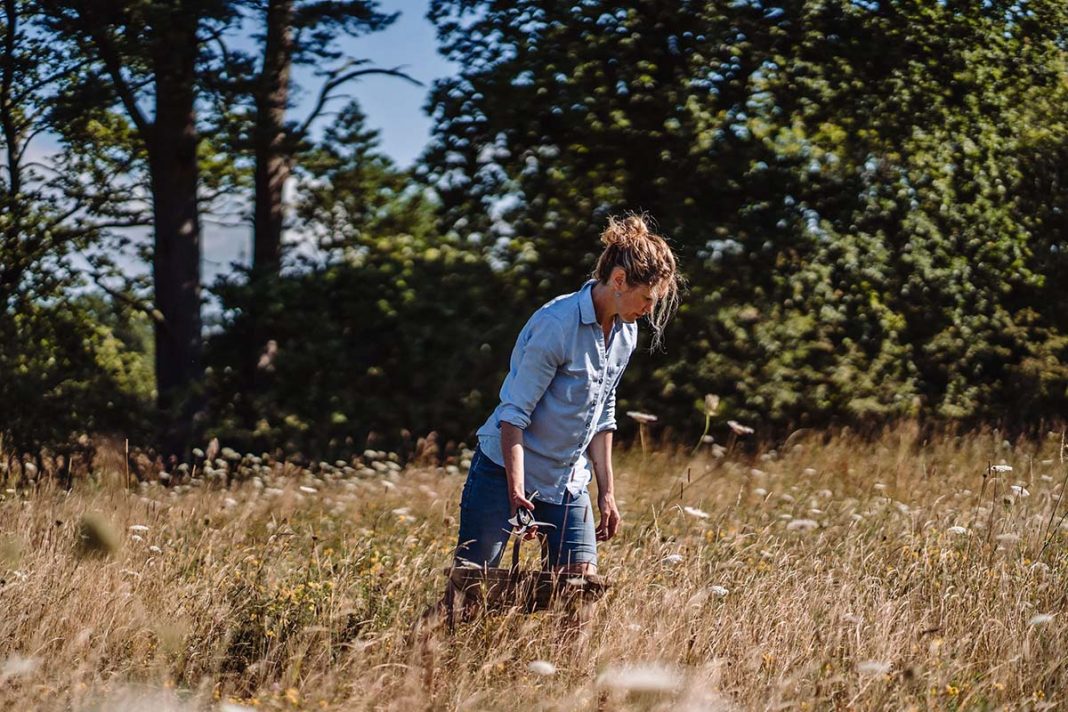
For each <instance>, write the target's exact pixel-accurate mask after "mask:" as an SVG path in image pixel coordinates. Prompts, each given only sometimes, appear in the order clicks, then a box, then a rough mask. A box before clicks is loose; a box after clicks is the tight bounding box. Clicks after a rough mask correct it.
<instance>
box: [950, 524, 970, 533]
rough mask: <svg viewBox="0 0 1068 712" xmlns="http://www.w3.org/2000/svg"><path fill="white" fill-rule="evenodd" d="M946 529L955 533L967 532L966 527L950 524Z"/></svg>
mask: <svg viewBox="0 0 1068 712" xmlns="http://www.w3.org/2000/svg"><path fill="white" fill-rule="evenodd" d="M946 531H947V532H949V533H950V534H957V535H961V534H967V533H968V527H962V526H952V527H950V528H949V529H946Z"/></svg>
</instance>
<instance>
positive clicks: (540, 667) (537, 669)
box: [527, 660, 556, 676]
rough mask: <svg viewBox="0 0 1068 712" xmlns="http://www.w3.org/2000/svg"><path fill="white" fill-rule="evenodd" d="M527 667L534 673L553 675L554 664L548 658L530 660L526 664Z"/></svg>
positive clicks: (554, 670)
mask: <svg viewBox="0 0 1068 712" xmlns="http://www.w3.org/2000/svg"><path fill="white" fill-rule="evenodd" d="M527 669H528V670H530V671H531V672H532V673H534V674H535V675H546V676H548V675H555V674H556V666H555V665H553V664H552V663H551V662H549V661H548V660H531V661H530V663H529V664H528V665H527Z"/></svg>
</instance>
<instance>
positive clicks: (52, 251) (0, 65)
mask: <svg viewBox="0 0 1068 712" xmlns="http://www.w3.org/2000/svg"><path fill="white" fill-rule="evenodd" d="M50 40H51V38H50V37H49V36H48V35H47V33H46V31H45V28H44V27H43V25H42V18H41V16H40V13H39V8H38V7H37V5H36V4H35V3H29V2H16V1H15V0H5V2H4V3H3V6H2V8H0V148H2V150H3V156H4V164H3V168H4V170H3V172H2V174H0V402H3V403H5V404H7V405H8V406H9V407H8V408H7V409H6V412H5V417H3V418H0V440H2V448H3V450H4V451H5V453H4V454H5V455H6V454H10V453H15V454H22V453H28V454H33V455H34V456H36V457H37V458H38V462H39V461H40V456H41V452H42V450H43V449H45V448H47V449H49V450H51V451H52V452H54V453H60V454H66V455H67V456H68V458H69V453H70V451H71V449H72V448H73V447H74V446H75V443H76V441H77V440H78V439H79V438H80V437H81V436H84V435H86V434H92V433H96V432H100V431H109V430H114V429H121V430H125V431H126V432H127V433H129V434H132V433H131V431H134V432H137V431H138V429H139V426H140V421H141V416H142V414H143V413H144V411H145V407H144V404H145V401H146V400H147V399H148V398H149V397H150V393H151V389H152V385H153V384H152V380H151V377H150V374H146V373H145V372H144V370H143V368H142V367H141V366H142V359H141V356H140V355H139V353H138V352H139V350H140V349H141V348H142V346H141V344H139V343H136V342H137V339H136V338H135V336H134V331H131V329H130V327H131V326H133V325H134V324H136V323H137V321H138V319H139V317H138V316H137V315H135V314H133V313H131V312H130V311H129V310H127V309H122V308H118V309H117V308H116V305H115V304H113V303H109V302H107V301H105V300H103V299H101V298H99V297H96V296H92V295H89V294H87V293H86V292H85V287H86V285H85V280H84V279H83V270H82V269H80V268H78V267H76V266H75V264H74V260H73V258H74V257H75V256H76V255H81V256H84V255H86V254H89V253H90V251H91V250H92V249H93V248H94V247H95V246H97V245H99V243H100V241H101V239H102V238H103V237H104V234H105V233H104V231H105V230H106V227H105V226H104V225H101V224H89V223H87V222H86V221H85V220H84V217H85V216H84V211H85V209H86V207H87V206H86V203H85V201H84V200H83V198H84V196H83V195H82V194H80V193H79V192H77V191H71V190H70V189H72V188H73V187H74V185H75V183H76V182H75V181H73V179H70V178H69V176H70V175H71V174H72V173H73V172H76V171H74V170H72V168H73V167H74V166H75V165H76V164H77V161H76V158H75V157H73V156H72V155H71V154H69V153H62V152H61V153H60V154H59V155H56V156H52V157H50V158H46V159H37V160H30V159H29V158H28V156H30V155H31V154H30V152H29V147H30V146H31V143H32V142H33V140H34V138H35V137H37V136H39V135H40V134H41V133H42V132H43V131H45V130H47V129H48V127H49V118H50V117H49V114H50V112H49V108H50V105H51V97H52V96H53V94H54V92H55V91H56V90H57V86H58V83H59V81H60V79H61V78H62V77H64V76H65V75H66V73H67V72H69V71H70V70H71V65H70V62H69V59H68V58H66V57H64V56H63V55H62V53H60V52H59V51H57V49H56V47H55V46H54V44H53V43H52V42H51V41H50ZM15 404H17V405H18V407H17V408H16V407H14V406H15ZM5 471H7V468H5Z"/></svg>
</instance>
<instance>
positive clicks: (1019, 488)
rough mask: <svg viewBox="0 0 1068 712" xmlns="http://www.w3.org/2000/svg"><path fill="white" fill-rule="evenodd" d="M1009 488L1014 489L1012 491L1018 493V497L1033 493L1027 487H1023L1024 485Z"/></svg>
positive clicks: (1028, 495)
mask: <svg viewBox="0 0 1068 712" xmlns="http://www.w3.org/2000/svg"><path fill="white" fill-rule="evenodd" d="M1009 489H1011V490H1012V493H1013V494H1014V495H1016V496H1017V497H1020V498H1023V497H1030V496H1031V493H1030V492H1028V491H1027V488H1026V487H1023V486H1022V485H1013V486H1012V487H1010V488H1009Z"/></svg>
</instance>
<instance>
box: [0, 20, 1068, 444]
mask: <svg viewBox="0 0 1068 712" xmlns="http://www.w3.org/2000/svg"><path fill="white" fill-rule="evenodd" d="M105 6H106V7H105ZM5 9H6V11H7V14H6V16H5V17H6V20H5V22H6V24H4V26H3V27H2V28H0V29H2V30H3V31H4V33H5V37H6V38H7V40H8V41H7V42H5V43H4V44H3V48H4V51H5V52H6V53H7V54H6V56H5V57H4V58H0V59H4V60H5V61H0V73H2V74H3V77H2V79H3V81H0V89H2V91H0V123H2V124H3V129H4V131H3V136H4V146H5V151H6V155H7V156H8V162H7V163H8V165H7V166H6V168H7V170H6V171H5V175H4V177H3V182H2V184H0V189H2V191H3V196H2V198H3V201H4V204H5V208H6V209H5V213H4V214H5V222H4V224H3V226H2V228H3V234H4V237H3V239H4V242H3V247H2V250H0V264H2V266H3V271H2V280H0V290H2V292H0V296H2V297H3V299H4V302H3V308H4V310H5V320H4V327H3V328H4V329H5V334H4V337H5V338H4V339H3V341H2V342H0V369H2V372H0V389H3V390H4V402H5V403H7V402H10V401H9V400H8V399H10V398H19V403H20V408H21V411H22V412H21V413H20V414H17V415H18V417H16V414H15V413H8V414H5V416H4V417H3V420H2V423H0V430H2V431H3V433H4V436H5V438H6V439H7V440H8V443H9V446H10V445H12V444H13V445H14V447H15V448H16V449H19V448H35V447H40V446H41V445H44V444H48V443H60V442H65V441H69V440H70V439H71V438H73V437H76V436H77V435H78V434H79V433H80V432H85V431H107V430H109V429H110V430H115V429H118V428H122V429H126V430H127V431H129V432H135V430H134V429H135V423H134V422H133V421H136V420H137V418H136V417H135V416H136V415H137V414H138V413H140V414H142V424H143V425H144V424H145V423H148V422H149V421H152V422H154V424H155V425H156V432H157V433H160V434H162V435H163V436H165V439H164V440H159V441H158V442H159V443H160V444H161V446H162V447H164V448H165V450H166V451H169V452H181V451H182V449H183V448H185V447H187V446H188V445H189V443H190V438H198V437H204V436H207V435H212V434H218V435H221V436H222V437H224V438H225V439H227V440H228V441H229V442H232V443H233V444H235V445H243V446H246V447H254V448H257V449H281V450H284V451H286V452H302V453H305V454H309V455H337V454H342V453H344V452H346V451H349V450H353V449H356V450H359V449H362V448H363V447H364V446H365V444H366V442H367V441H368V438H369V437H371V439H372V440H373V441H375V442H383V443H389V444H391V445H396V444H399V443H402V442H403V440H404V438H406V437H412V435H411V434H413V433H414V434H415V435H421V434H423V433H426V432H428V431H430V430H437V431H439V432H440V433H441V434H442V436H443V438H442V441H444V440H445V439H450V438H451V439H459V438H469V437H470V434H471V432H472V431H473V428H474V427H475V426H477V424H478V423H479V422H480V421H481V419H482V418H484V417H485V415H486V412H487V410H488V409H489V408H490V407H492V404H493V401H494V398H495V396H496V388H497V386H498V384H499V381H500V378H501V375H502V373H503V370H504V368H505V367H506V364H507V355H508V351H509V349H510V348H511V345H512V341H513V339H514V337H515V334H516V333H517V332H518V330H519V328H520V327H521V325H522V322H523V320H524V319H525V318H526V316H527V315H528V314H529V312H530V311H531V310H532V309H533V308H535V307H536V306H538V305H539V304H540V303H542V302H544V301H545V300H547V299H549V298H551V297H552V296H554V295H556V294H558V293H562V292H566V291H571V290H573V289H575V288H577V286H579V285H580V284H581V281H582V280H583V279H584V276H585V274H586V273H588V271H589V270H590V268H591V267H592V260H593V258H594V257H595V255H596V252H597V243H596V238H597V234H598V232H599V231H600V229H601V228H602V227H603V224H604V221H605V219H606V217H607V216H608V215H610V214H613V213H619V212H623V211H627V210H645V211H648V212H649V213H650V214H652V215H653V216H654V217H655V218H657V220H658V221H659V227H660V230H661V232H663V233H664V234H665V235H667V236H668V237H669V238H671V239H672V241H673V243H674V244H675V246H676V247H677V249H678V251H679V253H680V257H681V262H682V265H683V268H684V271H685V273H686V276H687V278H688V281H689V289H688V292H687V293H686V295H685V297H684V300H683V305H682V308H681V309H680V312H679V315H678V318H677V319H676V321H675V322H674V323H673V325H672V327H671V328H670V329H669V332H668V334H667V348H666V351H665V352H664V353H657V354H649V355H646V356H643V357H638V358H635V359H633V360H632V364H631V367H630V369H629V370H628V373H627V374H626V377H625V379H624V382H623V386H622V388H621V393H620V408H621V409H622V410H626V409H628V408H641V409H643V410H648V411H652V412H655V413H657V414H658V415H660V416H661V419H662V421H663V423H665V424H666V425H667V426H669V427H670V428H672V429H673V430H675V431H676V432H683V433H685V434H687V435H690V434H696V433H697V432H699V430H698V428H699V427H701V426H703V424H704V422H703V418H701V417H699V414H700V410H699V408H700V404H701V403H702V402H703V396H704V394H705V393H709V392H712V393H717V394H719V395H721V396H722V397H723V403H724V405H723V415H724V416H731V417H737V418H739V419H745V420H749V421H752V422H754V423H759V424H760V425H761V427H764V428H768V429H785V428H788V427H796V426H799V425H823V424H829V423H840V424H853V425H872V424H877V423H880V422H883V421H885V420H887V419H892V418H896V417H922V418H926V419H937V420H952V421H960V422H963V423H964V424H968V423H972V422H977V421H980V420H982V421H989V420H992V419H993V420H1000V421H1005V422H1011V423H1013V424H1014V425H1018V426H1025V425H1026V424H1029V423H1039V422H1042V421H1043V420H1047V419H1051V418H1059V417H1062V416H1063V413H1064V412H1065V406H1066V405H1068V303H1066V300H1065V299H1063V298H1062V296H1061V289H1060V285H1061V284H1062V282H1063V278H1064V277H1066V276H1068V275H1066V272H1068V262H1066V255H1065V248H1066V246H1068V243H1066V240H1065V235H1066V232H1065V231H1066V230H1068V224H1066V221H1068V216H1066V215H1065V212H1064V206H1065V205H1066V204H1068V201H1066V198H1068V182H1066V178H1068V176H1066V170H1068V168H1066V166H1068V72H1066V69H1068V56H1066V51H1068V8H1066V7H1065V6H1064V4H1063V3H1061V2H1057V1H1055V0H1032V1H1029V2H1028V1H1015V2H996V1H995V2H986V3H974V2H940V3H929V2H919V1H918V0H916V1H913V0H871V1H870V2H861V1H860V0H819V1H817V0H783V1H781V2H774V3H772V2H761V1H759V0H750V1H748V2H736V3H729V4H728V3H688V2H680V3H668V4H665V3H659V2H653V1H652V0H648V1H644V0H639V1H638V2H635V3H631V4H629V5H628V6H626V7H621V6H618V5H616V4H613V3H607V2H601V1H600V0H584V2H581V3H577V4H551V3H550V4H546V3H538V2H529V1H526V0H508V1H505V0H435V1H434V2H433V3H432V4H431V11H430V16H431V19H432V20H433V21H434V22H435V23H436V24H437V26H438V28H439V36H440V40H441V44H442V51H443V52H444V53H445V54H446V56H448V57H449V58H450V59H452V60H453V61H454V62H455V63H456V64H457V65H458V66H460V67H461V68H462V69H461V71H460V73H459V74H458V75H457V76H455V77H451V78H449V79H446V80H443V81H440V82H438V83H437V84H436V85H435V86H434V87H433V89H432V92H431V97H430V101H429V104H428V108H429V110H430V111H431V113H432V116H433V119H434V125H435V129H434V136H433V140H432V143H431V145H430V147H429V148H428V149H427V151H426V153H425V155H424V156H423V158H422V160H421V161H420V162H419V163H418V164H417V165H416V166H415V167H414V168H413V169H411V170H401V169H398V168H397V167H396V166H394V165H392V164H391V162H390V161H389V160H388V159H387V158H386V157H384V156H383V155H382V154H381V152H380V151H379V149H378V148H377V145H376V137H375V135H374V132H373V131H370V130H368V129H367V127H366V126H365V122H364V117H363V115H362V113H361V112H360V110H359V107H358V105H356V104H350V105H349V106H348V107H347V108H346V109H345V110H344V111H341V112H340V113H339V114H338V115H337V116H336V117H335V118H334V120H333V122H332V124H331V125H330V126H329V127H327V128H326V129H325V130H323V131H321V132H319V133H318V134H315V133H314V132H313V130H312V127H313V125H318V124H315V122H316V121H319V122H320V123H321V116H320V115H319V114H320V112H321V110H322V104H321V103H319V104H317V108H316V109H315V110H314V111H313V112H312V113H311V115H310V116H304V117H298V116H291V115H292V114H295V112H294V111H293V107H292V106H291V100H290V98H289V97H290V96H291V94H292V87H291V86H290V84H291V79H290V78H289V76H290V68H291V66H292V65H293V64H295V63H302V62H303V63H310V62H317V63H320V64H324V65H327V66H329V67H330V68H331V69H330V70H329V72H328V74H327V77H326V79H325V84H324V86H322V87H321V88H320V90H321V97H322V98H323V99H324V100H325V99H327V98H328V97H329V96H330V95H331V93H332V92H334V91H335V90H337V89H338V88H339V87H343V86H344V85H345V83H346V82H348V81H351V80H354V79H356V78H358V76H360V75H361V74H363V73H368V72H381V73H387V74H394V75H396V76H397V79H398V80H404V79H406V77H405V75H403V74H401V73H400V72H399V71H397V70H392V69H388V68H378V67H374V66H371V65H369V64H367V63H366V62H363V61H362V60H359V61H357V60H346V58H345V57H344V56H343V55H342V54H341V53H340V51H339V50H338V49H337V43H336V42H335V39H336V38H337V36H339V35H341V34H345V35H349V36H357V35H359V34H361V33H365V32H372V31H377V30H380V29H382V28H384V27H386V26H388V25H389V23H390V22H391V21H392V19H393V17H392V16H389V15H384V14H382V13H381V12H380V10H379V9H378V8H377V6H376V4H375V3H373V2H342V1H340V0H338V1H337V2H331V3H320V2H299V1H298V0H263V1H262V2H257V3H237V2H234V3H229V2H224V1H223V0H213V1H208V0H200V1H199V2H195V1H193V0H189V1H187V2H147V3H145V2H141V3H126V2H120V1H118V0H115V1H114V2H109V3H85V4H84V5H83V4H81V3H59V2H52V1H51V0H43V1H42V2H40V3H35V2H28V1H25V0H23V1H20V2H13V3H7V4H6V5H5ZM250 25H252V26H255V27H256V28H257V30H256V31H257V32H258V33H259V34H258V35H257V36H256V41H257V42H258V44H256V45H255V46H256V47H258V48H259V49H258V50H250V49H248V45H247V43H245V44H240V43H235V42H234V40H235V37H237V36H238V35H239V34H240V32H242V31H246V30H247V27H248V26H250ZM183 32H184V33H185V34H182V33H183ZM179 35H180V36H179ZM183 43H184V44H183ZM236 46H240V47H242V49H241V50H240V51H239V50H237V49H235V47H236ZM171 49H181V52H171V51H170V50H171ZM49 52H50V53H52V54H53V55H55V56H54V59H53V61H52V62H51V63H50V64H51V65H54V67H55V68H56V69H57V71H56V72H55V73H54V74H52V73H47V72H46V70H45V69H43V68H42V64H41V63H34V62H32V61H29V60H28V58H29V57H31V56H44V54H43V53H49ZM257 52H259V54H257ZM182 57H184V59H182ZM179 60H181V61H179ZM45 74H47V76H45ZM166 82H171V84H166ZM175 82H176V83H177V86H179V87H180V88H181V91H180V92H175V91H172V89H173V87H174V86H176V85H175V84H174V83H175ZM183 92H184V93H183ZM178 102H184V103H181V104H180V105H178ZM149 106H152V107H154V111H155V113H154V115H152V116H148V115H146V113H145V108H146V107H149ZM38 129H39V130H42V131H46V132H50V133H51V134H53V135H55V136H56V137H58V138H57V140H58V143H59V145H60V150H59V151H58V152H57V153H56V155H55V156H54V157H53V158H52V159H51V160H52V161H53V165H52V166H51V168H50V171H45V170H41V171H37V172H33V170H32V169H30V168H29V167H27V166H25V165H23V164H20V163H19V160H18V158H19V157H20V156H21V155H22V154H23V151H22V149H21V148H20V146H22V145H23V143H24V142H25V141H26V140H29V138H30V137H32V134H33V133H34V132H35V131H36V130H38ZM168 131H170V132H174V136H180V137H181V141H178V140H177V139H175V140H174V141H172V140H171V139H168V138H167V136H168V135H170V134H168V133H167V132H168ZM183 142H184V143H183ZM181 146H186V147H187V148H186V149H181V150H179V149H180V147H181ZM175 162H177V163H175ZM178 164H180V165H178ZM176 171H177V172H178V173H176ZM287 181H288V182H291V183H292V184H293V186H294V187H295V190H294V191H293V195H294V196H295V197H294V200H293V203H292V204H291V205H289V206H285V205H284V204H283V192H282V190H281V186H282V185H283V184H284V183H286V182H287ZM190 186H192V187H190ZM190 190H192V191H193V192H192V193H190ZM182 195H185V196H187V197H186V198H184V199H183V198H182V197H181V196H182ZM189 195H194V196H195V198H194V199H193V200H192V202H190V201H189V198H188V196H189ZM242 196H243V197H242ZM226 199H229V200H231V201H232V200H234V199H237V200H238V201H239V202H240V201H243V205H246V206H248V207H247V210H246V213H247V215H246V217H247V218H248V220H249V224H250V227H251V228H253V229H252V231H251V232H252V234H253V235H254V245H255V249H254V250H253V254H254V255H255V261H254V264H253V266H252V267H251V269H249V270H236V271H235V272H234V273H233V274H232V275H231V276H230V277H228V278H227V279H225V280H222V281H220V282H219V283H218V284H216V285H213V287H212V291H213V293H214V295H215V297H216V298H217V299H218V302H219V304H220V305H221V308H222V312H221V313H222V317H221V319H220V320H219V321H218V324H217V325H215V327H214V328H212V329H211V330H210V332H209V333H210V337H209V338H207V339H206V340H205V339H203V338H202V337H201V336H200V335H201V333H202V331H203V329H202V327H201V326H200V324H201V317H200V313H201V312H200V301H201V295H200V294H199V289H200V277H199V249H200V248H199V239H200V238H199V231H200V228H199V225H200V221H201V219H202V215H201V214H202V213H203V214H204V215H211V214H215V213H217V212H220V211H222V210H223V209H224V208H223V207H221V206H222V205H223V202H225V200H226ZM183 200H184V202H183ZM183 211H184V212H183ZM287 211H288V213H287ZM287 214H288V217H286V216H287ZM284 222H285V223H286V224H285V227H286V228H287V229H288V231H289V233H288V234H289V239H288V243H283V242H282V241H281V238H280V236H281V231H282V227H283V223H284ZM136 225H148V226H150V228H151V230H152V235H153V244H152V246H151V248H150V249H148V250H147V257H148V258H149V259H150V260H152V264H153V272H152V279H151V280H149V281H151V283H150V284H139V283H138V282H136V281H130V280H123V279H119V277H120V276H121V275H120V274H119V273H120V272H121V271H122V270H121V267H122V266H123V265H124V264H128V263H129V261H130V260H132V259H134V256H133V254H134V253H133V251H132V250H131V249H130V248H128V247H125V246H124V242H125V240H126V239H127V237H126V235H127V234H128V233H125V232H123V230H124V229H125V228H128V227H131V226H136ZM45 234H47V235H48V237H47V239H45V238H43V237H42V236H43V235H45ZM176 250H177V251H176ZM115 254H125V255H127V257H126V262H125V263H124V262H123V261H122V260H118V261H117V260H116V259H114V257H113V256H114V255H115ZM76 257H78V258H79V259H75V258H76ZM194 258H195V259H194ZM190 260H192V261H190ZM86 263H87V265H88V266H86ZM11 265H18V268H17V269H12V267H11ZM282 265H286V266H287V267H286V269H282V268H281V266H282ZM86 283H91V284H92V285H94V286H99V287H100V289H102V290H103V291H104V294H105V295H106V297H105V298H97V297H94V300H95V301H93V302H92V303H91V304H90V303H88V302H85V299H86V297H85V296H84V295H85V285H86ZM165 295H169V296H167V297H166V298H165ZM31 322H32V325H31ZM147 324H151V325H152V328H153V330H154V333H155V338H154V340H149V339H146V338H144V336H145V330H146V328H147V326H146V325H147ZM49 329H50V330H51V331H49ZM8 332H10V336H9V335H8ZM53 332H54V333H55V334H56V335H55V336H50V335H49V334H52V333H53ZM81 332H84V333H85V336H83V337H82V338H73V337H72V335H73V334H76V333H81ZM60 333H62V334H63V335H64V337H65V338H59V337H58V334H60ZM31 335H32V336H31ZM153 358H154V359H155V362H154V366H155V368H154V371H155V377H154V378H151V379H149V378H145V377H144V375H143V374H144V372H145V370H146V369H145V368H144V364H145V363H146V362H147V360H149V359H153ZM65 364H69V365H65ZM71 384H78V386H77V387H72V385H71ZM153 389H154V390H155V392H156V394H157V401H156V403H155V404H154V405H151V406H150V405H149V404H148V403H147V402H146V394H147V393H148V392H149V391H151V390H153ZM26 393H38V394H40V395H39V396H37V397H29V398H28V399H27V397H26V396H25V395H20V394H26ZM105 403H109V404H112V405H111V406H109V408H111V409H112V410H108V409H107V408H102V404H105ZM56 404H65V407H67V410H66V411H65V412H63V413H62V414H59V413H58V411H59V410H62V408H57V407H56ZM116 404H122V405H116ZM133 404H140V406H137V405H133ZM31 412H32V414H33V417H32V418H31V417H30V414H31ZM73 414H79V415H78V416H77V417H74V415H73ZM108 414H110V415H108ZM105 416H106V417H105ZM119 416H121V417H119ZM30 423H33V424H34V425H33V427H27V425H28V424H30ZM691 431H694V432H691ZM136 432H140V433H144V434H145V435H144V437H146V438H148V435H147V433H148V432H149V431H148V430H147V429H142V430H141V431H136Z"/></svg>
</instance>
